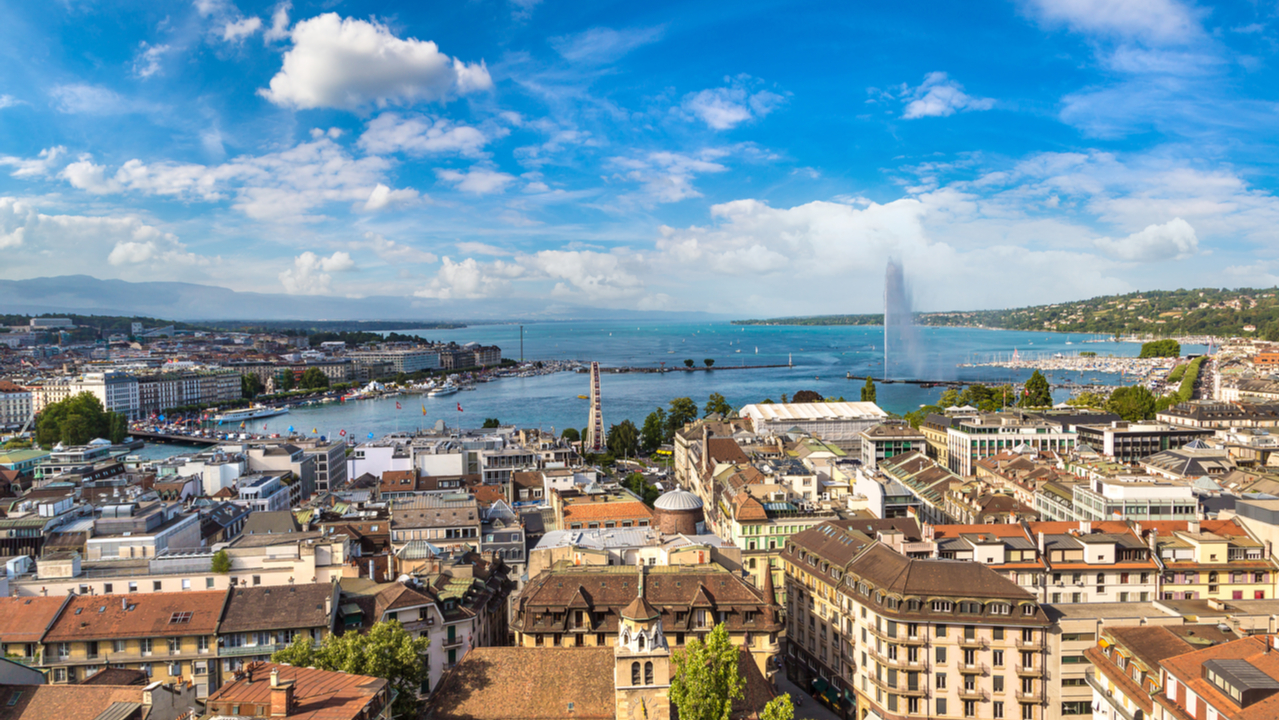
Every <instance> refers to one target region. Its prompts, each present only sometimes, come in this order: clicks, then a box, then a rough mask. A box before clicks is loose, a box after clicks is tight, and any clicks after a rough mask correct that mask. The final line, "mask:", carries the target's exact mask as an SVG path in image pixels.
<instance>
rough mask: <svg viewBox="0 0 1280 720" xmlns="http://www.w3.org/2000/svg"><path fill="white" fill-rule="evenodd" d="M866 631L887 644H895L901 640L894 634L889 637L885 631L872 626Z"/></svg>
mask: <svg viewBox="0 0 1280 720" xmlns="http://www.w3.org/2000/svg"><path fill="white" fill-rule="evenodd" d="M867 630H869V631H870V632H871V634H872V635H875V636H876V637H878V638H880V639H881V640H884V641H885V642H888V643H894V644H897V643H899V642H901V641H902V638H900V637H898V636H897V635H896V634H895V635H890V634H889V632H888V631H887V630H881V629H879V628H877V627H874V626H872V627H869V628H867Z"/></svg>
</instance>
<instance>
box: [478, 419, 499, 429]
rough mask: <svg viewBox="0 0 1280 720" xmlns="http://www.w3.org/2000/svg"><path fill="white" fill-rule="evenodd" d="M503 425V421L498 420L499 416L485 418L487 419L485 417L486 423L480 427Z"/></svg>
mask: <svg viewBox="0 0 1280 720" xmlns="http://www.w3.org/2000/svg"><path fill="white" fill-rule="evenodd" d="M501 426H502V423H499V422H498V418H485V419H484V424H483V425H481V426H480V427H482V428H496V427H501Z"/></svg>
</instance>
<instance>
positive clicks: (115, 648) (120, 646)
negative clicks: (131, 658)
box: [111, 640, 124, 653]
mask: <svg viewBox="0 0 1280 720" xmlns="http://www.w3.org/2000/svg"><path fill="white" fill-rule="evenodd" d="M111 652H118V653H122V652H124V641H123V640H112V641H111Z"/></svg>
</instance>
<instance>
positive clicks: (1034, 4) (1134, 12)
mask: <svg viewBox="0 0 1280 720" xmlns="http://www.w3.org/2000/svg"><path fill="white" fill-rule="evenodd" d="M1022 8H1023V12H1025V13H1026V14H1028V15H1030V16H1031V17H1032V18H1034V19H1036V20H1037V21H1039V22H1040V23H1041V24H1042V25H1045V26H1048V27H1064V26H1065V27H1067V28H1069V29H1071V30H1073V31H1075V32H1078V33H1083V34H1086V35H1098V36H1104V37H1110V38H1121V39H1136V40H1141V41H1144V42H1147V43H1153V44H1166V43H1179V42H1185V41H1187V40H1189V39H1192V38H1194V37H1196V36H1198V35H1200V34H1201V32H1202V31H1201V27H1200V21H1199V19H1198V18H1197V15H1198V14H1199V13H1198V12H1196V11H1194V10H1192V9H1191V8H1189V7H1188V6H1187V5H1186V4H1184V3H1181V2H1178V1H1177V0H1022Z"/></svg>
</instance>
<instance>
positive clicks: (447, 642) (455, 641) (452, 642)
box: [440, 635, 462, 648]
mask: <svg viewBox="0 0 1280 720" xmlns="http://www.w3.org/2000/svg"><path fill="white" fill-rule="evenodd" d="M461 644H462V636H461V635H455V636H453V637H451V638H445V639H444V640H442V641H440V646H441V647H447V648H453V647H458V646H459V645H461Z"/></svg>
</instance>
